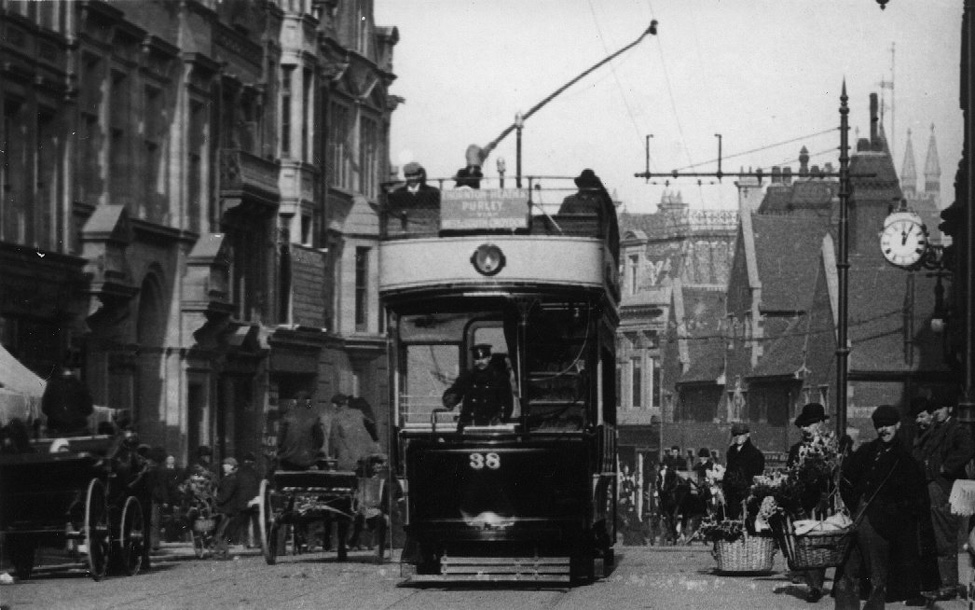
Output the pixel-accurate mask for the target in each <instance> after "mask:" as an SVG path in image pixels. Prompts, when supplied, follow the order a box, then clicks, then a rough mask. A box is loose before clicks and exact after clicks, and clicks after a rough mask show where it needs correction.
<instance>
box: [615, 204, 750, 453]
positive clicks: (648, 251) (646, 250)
mask: <svg viewBox="0 0 975 610" xmlns="http://www.w3.org/2000/svg"><path fill="white" fill-rule="evenodd" d="M737 223H738V213H737V211H735V210H708V209H703V210H692V209H691V208H690V206H689V204H687V203H686V202H684V201H683V197H682V196H681V194H680V193H670V192H668V193H665V194H664V195H663V196H662V197H661V201H660V203H659V204H658V208H657V212H656V213H653V214H627V213H623V214H621V215H620V234H621V237H622V239H621V245H620V266H621V272H622V278H621V281H620V286H621V291H622V299H621V303H620V326H619V330H618V332H617V337H618V346H619V349H618V350H617V384H618V386H619V387H618V392H617V395H618V396H619V401H620V405H619V410H618V412H617V418H618V422H619V452H620V460H621V462H623V463H626V464H630V465H631V466H632V467H633V468H634V469H635V470H636V471H640V469H641V465H642V464H645V463H646V462H647V461H649V460H652V461H656V456H657V455H658V453H659V448H660V441H661V438H664V440H665V442H667V439H669V438H670V437H671V436H672V435H671V434H670V433H669V432H668V429H669V428H671V427H672V426H673V424H674V422H675V419H674V406H675V402H674V391H673V388H674V380H673V379H670V378H669V377H668V371H669V370H670V369H671V368H672V366H671V365H672V363H668V362H667V361H666V358H667V356H666V354H667V345H666V342H667V338H668V321H669V320H671V318H672V313H673V311H674V307H675V303H676V305H677V306H679V307H681V308H683V307H684V301H683V299H682V296H683V295H684V293H685V292H687V291H699V292H703V293H713V294H718V295H720V294H722V293H723V291H724V289H725V288H726V286H727V283H728V274H729V271H730V268H731V258H732V255H733V253H734V245H735V234H736V228H737ZM689 307H691V308H692V309H693V308H694V307H695V303H690V304H689ZM692 314H693V311H692V312H691V313H689V314H688V315H692ZM683 318H684V316H681V319H683Z"/></svg>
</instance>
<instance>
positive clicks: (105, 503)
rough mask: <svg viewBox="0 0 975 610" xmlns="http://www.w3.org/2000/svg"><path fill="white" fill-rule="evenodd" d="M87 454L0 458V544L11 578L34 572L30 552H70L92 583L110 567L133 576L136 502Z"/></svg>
mask: <svg viewBox="0 0 975 610" xmlns="http://www.w3.org/2000/svg"><path fill="white" fill-rule="evenodd" d="M119 479H120V477H119V476H118V474H117V473H116V472H115V471H114V469H113V460H111V459H109V458H105V457H102V456H100V455H97V454H94V453H87V452H79V453H72V452H62V453H23V454H16V455H0V546H2V547H3V550H4V552H5V553H6V554H7V556H8V557H9V559H10V561H11V563H12V564H13V566H14V569H15V570H16V573H17V577H18V578H21V579H26V578H29V577H30V576H31V573H32V572H33V570H34V565H35V558H36V554H37V549H38V548H39V547H42V546H57V547H58V548H60V549H64V550H67V549H70V551H71V554H72V555H74V556H77V557H78V558H79V559H80V560H81V561H82V562H83V563H84V565H85V567H86V569H87V571H88V573H89V575H90V576H91V577H92V578H93V579H94V580H100V579H102V578H103V577H104V576H105V575H106V574H107V573H108V571H109V568H110V567H112V568H117V569H118V571H120V572H122V573H124V574H128V575H135V574H136V573H138V572H139V570H140V568H141V567H142V565H143V560H144V553H145V550H146V544H147V540H146V525H147V524H146V522H145V513H144V512H143V506H142V502H140V500H139V498H138V497H137V496H136V495H133V494H132V493H130V491H129V489H128V487H127V485H125V484H123V483H122V482H121V481H120V480H119Z"/></svg>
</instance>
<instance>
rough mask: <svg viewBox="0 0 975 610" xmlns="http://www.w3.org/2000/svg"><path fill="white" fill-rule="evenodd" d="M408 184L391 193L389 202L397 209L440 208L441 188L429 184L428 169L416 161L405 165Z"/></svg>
mask: <svg viewBox="0 0 975 610" xmlns="http://www.w3.org/2000/svg"><path fill="white" fill-rule="evenodd" d="M403 175H404V176H405V177H406V184H405V185H403V186H401V187H399V188H398V189H396V190H394V191H393V192H392V193H390V194H389V202H390V205H391V207H392V208H394V209H396V210H401V211H405V210H409V209H439V208H440V189H438V188H436V187H433V186H430V185H429V184H427V171H426V170H425V169H423V166H422V165H420V164H419V163H416V162H415V161H411V162H410V163H407V164H406V166H405V167H403Z"/></svg>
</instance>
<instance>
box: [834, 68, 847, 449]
mask: <svg viewBox="0 0 975 610" xmlns="http://www.w3.org/2000/svg"><path fill="white" fill-rule="evenodd" d="M848 100H849V97H848V96H847V95H846V79H843V91H842V93H841V94H840V192H839V199H840V218H839V244H838V246H839V247H838V250H839V251H838V252H837V257H836V272H837V279H838V283H839V289H838V290H837V307H836V309H837V316H836V317H837V329H836V434H837V437H838V438H843V435H844V434H846V407H847V404H846V403H847V385H848V382H847V375H848V372H849V356H850V345H849V341H848V340H847V336H846V335H847V328H848V326H847V325H848V311H847V309H848V304H849V294H848V290H849V281H850V279H849V271H850V261H849V248H850V244H849V239H850V219H849V207H850V155H849V149H850V144H849V132H850V123H849V114H850V108H849V106H848V105H847V101H848Z"/></svg>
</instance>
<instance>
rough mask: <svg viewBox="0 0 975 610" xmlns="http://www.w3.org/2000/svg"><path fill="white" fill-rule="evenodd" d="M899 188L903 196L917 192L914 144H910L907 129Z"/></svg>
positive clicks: (911, 196)
mask: <svg viewBox="0 0 975 610" xmlns="http://www.w3.org/2000/svg"><path fill="white" fill-rule="evenodd" d="M901 190H902V191H904V196H905V197H907V198H909V199H910V198H913V197H914V196H915V195H916V194H917V167H916V166H915V165H914V146H913V144H911V130H910V129H908V130H907V145H906V146H905V147H904V165H903V166H902V167H901Z"/></svg>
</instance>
